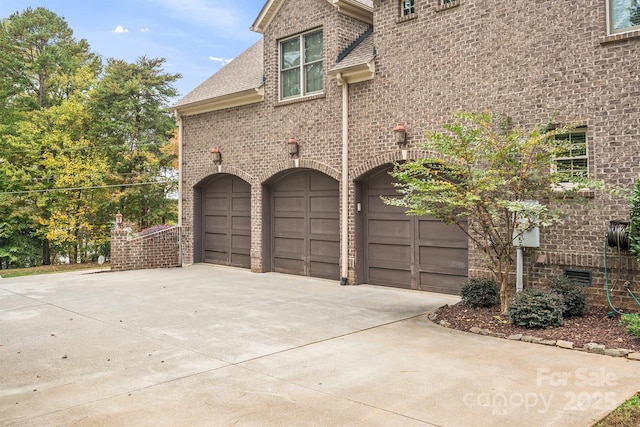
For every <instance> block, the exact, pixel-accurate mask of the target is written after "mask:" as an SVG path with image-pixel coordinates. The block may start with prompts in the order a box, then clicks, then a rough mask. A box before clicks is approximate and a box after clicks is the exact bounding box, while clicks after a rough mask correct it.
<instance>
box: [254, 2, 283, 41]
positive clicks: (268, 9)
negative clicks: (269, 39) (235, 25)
mask: <svg viewBox="0 0 640 427" xmlns="http://www.w3.org/2000/svg"><path fill="white" fill-rule="evenodd" d="M282 3H284V1H283V0H269V1H268V2H266V3H265V5H264V6H263V7H262V10H261V11H260V13H259V14H258V17H257V18H256V20H255V22H254V23H253V25H252V26H251V27H249V29H250V30H251V31H255V32H256V33H260V34H264V31H265V30H266V29H267V27H268V26H269V24H270V23H271V21H272V20H273V18H274V17H275V16H276V13H278V10H280V7H281V6H282Z"/></svg>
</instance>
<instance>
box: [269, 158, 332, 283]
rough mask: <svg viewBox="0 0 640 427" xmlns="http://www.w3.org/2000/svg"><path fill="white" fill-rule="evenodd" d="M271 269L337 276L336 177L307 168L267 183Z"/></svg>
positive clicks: (290, 172) (286, 173)
mask: <svg viewBox="0 0 640 427" xmlns="http://www.w3.org/2000/svg"><path fill="white" fill-rule="evenodd" d="M268 190H269V197H268V200H269V207H270V213H269V217H268V219H267V220H268V221H269V229H270V242H271V247H270V249H271V251H270V256H269V258H270V259H271V271H275V272H280V273H289V274H297V275H301V276H313V277H322V278H327V279H336V280H337V279H339V277H340V268H339V260H340V223H339V198H338V181H336V180H335V179H333V178H331V177H329V176H327V175H325V174H323V173H320V172H317V171H313V170H309V169H303V170H293V171H286V172H284V173H282V174H280V175H278V176H277V177H275V178H274V180H272V181H271V182H270V183H269V187H268Z"/></svg>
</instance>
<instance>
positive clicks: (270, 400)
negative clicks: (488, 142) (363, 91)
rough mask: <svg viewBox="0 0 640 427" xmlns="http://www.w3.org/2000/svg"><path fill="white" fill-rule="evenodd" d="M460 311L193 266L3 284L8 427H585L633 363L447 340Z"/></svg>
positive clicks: (636, 371)
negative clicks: (448, 321) (444, 323)
mask: <svg viewBox="0 0 640 427" xmlns="http://www.w3.org/2000/svg"><path fill="white" fill-rule="evenodd" d="M455 302H457V298H455V297H450V296H445V295H436V294H428V293H419V292H413V291H405V290H398V289H391V288H382V287H373V286H353V287H352V286H347V287H340V286H339V285H338V283H337V282H336V281H328V280H322V279H313V278H303V277H297V276H289V275H281V274H254V273H251V272H249V271H246V270H240V269H233V268H226V267H218V266H211V265H195V266H192V267H188V268H183V269H170V270H145V271H130V272H120V273H110V272H109V273H100V274H96V273H94V274H87V273H82V272H80V273H64V274H55V275H47V276H33V277H26V278H15V279H0V425H3V426H143V425H149V426H385V427H389V426H425V425H429V426H589V425H591V424H593V423H594V422H595V421H597V420H599V419H600V418H602V417H603V416H604V415H606V414H607V413H608V412H609V411H610V410H611V409H612V408H614V407H615V406H617V405H618V404H620V403H621V402H623V401H624V400H625V399H627V398H628V397H629V396H631V395H633V394H634V393H635V392H637V391H638V390H640V362H633V361H629V360H625V359H618V358H612V357H606V356H598V355H593V354H585V353H581V352H576V351H570V350H562V349H559V348H552V347H547V346H543V345H535V344H527V343H522V342H511V341H507V340H501V339H497V338H490V337H483V336H478V335H473V334H467V333H462V332H457V331H452V330H448V329H445V328H442V327H440V326H437V325H434V324H432V323H431V322H430V321H429V320H428V319H427V316H426V313H428V312H430V311H432V310H434V309H435V308H437V307H439V306H441V305H443V304H447V303H455Z"/></svg>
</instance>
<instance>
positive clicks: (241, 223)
mask: <svg viewBox="0 0 640 427" xmlns="http://www.w3.org/2000/svg"><path fill="white" fill-rule="evenodd" d="M231 228H232V229H233V230H236V231H251V218H250V217H248V216H234V217H233V218H231Z"/></svg>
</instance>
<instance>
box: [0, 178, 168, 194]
mask: <svg viewBox="0 0 640 427" xmlns="http://www.w3.org/2000/svg"><path fill="white" fill-rule="evenodd" d="M177 182H178V181H177V180H170V181H152V182H137V183H132V184H111V185H93V186H89V187H66V188H45V189H41V190H24V191H3V192H0V195H16V194H32V193H50V192H54V191H76V190H97V189H101V188H117V187H139V186H143V185H166V184H175V183H177Z"/></svg>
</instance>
